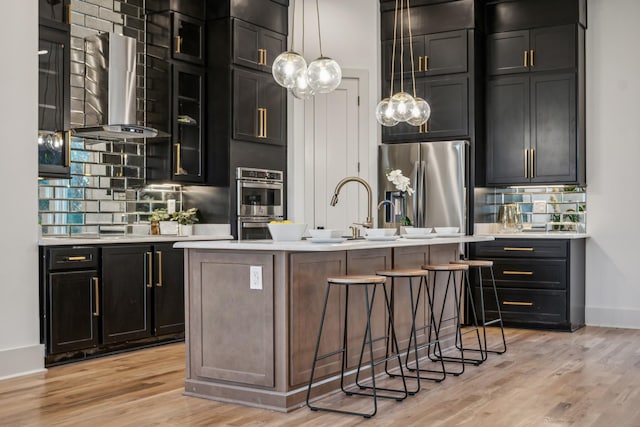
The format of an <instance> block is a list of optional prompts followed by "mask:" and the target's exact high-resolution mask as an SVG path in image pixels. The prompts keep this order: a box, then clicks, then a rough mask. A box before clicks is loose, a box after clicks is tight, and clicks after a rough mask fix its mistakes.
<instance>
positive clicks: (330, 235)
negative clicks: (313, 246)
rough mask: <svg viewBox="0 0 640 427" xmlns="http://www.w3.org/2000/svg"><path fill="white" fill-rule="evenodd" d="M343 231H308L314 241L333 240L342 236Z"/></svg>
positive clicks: (314, 229) (326, 229)
mask: <svg viewBox="0 0 640 427" xmlns="http://www.w3.org/2000/svg"><path fill="white" fill-rule="evenodd" d="M342 232H343V230H336V229H331V228H323V229H317V228H313V229H311V230H309V234H310V235H311V237H313V238H316V239H335V238H338V237H341V236H342Z"/></svg>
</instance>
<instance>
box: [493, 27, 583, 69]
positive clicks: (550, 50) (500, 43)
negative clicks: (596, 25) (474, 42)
mask: <svg viewBox="0 0 640 427" xmlns="http://www.w3.org/2000/svg"><path fill="white" fill-rule="evenodd" d="M576 66H577V64H576V30H575V25H562V26H557V27H548V28H538V29H535V30H522V31H507V32H504V33H496V34H490V35H489V36H487V73H488V74H490V75H495V74H512V73H523V72H539V71H552V70H562V69H575V68H576Z"/></svg>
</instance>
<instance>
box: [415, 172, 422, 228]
mask: <svg viewBox="0 0 640 427" xmlns="http://www.w3.org/2000/svg"><path fill="white" fill-rule="evenodd" d="M413 186H414V187H413V190H414V193H413V194H414V195H413V225H414V226H415V227H420V225H419V224H418V218H419V217H418V209H419V206H420V200H419V199H420V194H421V193H420V192H421V190H420V162H419V161H416V162H413Z"/></svg>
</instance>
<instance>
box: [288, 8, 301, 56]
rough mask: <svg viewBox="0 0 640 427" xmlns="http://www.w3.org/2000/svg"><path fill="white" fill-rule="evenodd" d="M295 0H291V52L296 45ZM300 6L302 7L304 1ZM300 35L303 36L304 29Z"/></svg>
mask: <svg viewBox="0 0 640 427" xmlns="http://www.w3.org/2000/svg"><path fill="white" fill-rule="evenodd" d="M297 1H298V0H293V19H292V20H291V51H293V52H295V51H296V49H295V45H296V3H297ZM302 7H303V8H304V3H303V4H302ZM303 10H304V9H303ZM303 24H304V22H303ZM302 37H303V38H304V31H302ZM302 45H303V46H304V41H303V42H302Z"/></svg>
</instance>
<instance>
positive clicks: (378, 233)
mask: <svg viewBox="0 0 640 427" xmlns="http://www.w3.org/2000/svg"><path fill="white" fill-rule="evenodd" d="M364 234H365V236H369V237H384V236H393V235H394V234H396V229H395V228H365V229H364Z"/></svg>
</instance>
